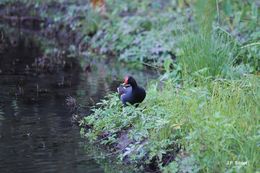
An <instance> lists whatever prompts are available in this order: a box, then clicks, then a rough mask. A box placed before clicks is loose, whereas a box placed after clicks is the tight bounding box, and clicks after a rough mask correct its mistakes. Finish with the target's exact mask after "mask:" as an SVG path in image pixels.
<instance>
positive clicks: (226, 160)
mask: <svg viewBox="0 0 260 173" xmlns="http://www.w3.org/2000/svg"><path fill="white" fill-rule="evenodd" d="M24 2H26V3H27V5H28V4H29V5H28V6H30V5H32V4H33V5H34V6H37V7H38V6H40V5H42V6H46V5H48V4H52V3H53V4H55V3H54V2H53V1H46V2H41V1H39V2H37V3H36V2H34V1H28V0H24ZM1 3H2V4H5V3H10V2H8V1H6V2H5V1H3V2H1ZM1 3H0V4H1ZM56 3H61V4H67V5H66V8H65V10H60V11H58V13H57V12H56V13H51V12H50V11H48V10H46V9H45V10H43V11H41V14H40V16H42V17H48V18H50V19H52V20H53V21H55V22H56V23H63V25H64V24H65V26H66V27H67V28H70V30H71V31H75V32H79V31H80V33H82V35H83V37H81V38H82V39H81V40H80V41H81V42H80V44H77V45H76V46H71V47H73V48H75V49H78V50H79V51H82V52H84V51H89V50H91V51H92V52H97V53H99V54H106V55H111V54H112V55H114V56H115V57H117V58H118V59H119V60H121V61H124V62H127V63H128V64H130V63H131V64H134V65H137V66H143V65H146V66H149V67H153V68H155V69H158V70H161V71H162V72H163V74H162V75H161V76H160V78H159V79H158V80H155V81H152V82H151V83H149V84H148V87H147V98H146V100H145V101H144V103H142V104H141V105H140V106H139V107H138V108H135V107H132V106H128V107H122V105H121V103H120V101H119V99H118V96H117V95H116V94H110V95H108V96H107V98H105V99H104V100H102V101H101V102H100V103H98V105H97V106H96V107H95V108H93V113H92V114H91V115H87V116H86V117H84V118H83V119H82V120H81V121H80V125H81V126H82V129H81V133H82V135H84V136H86V137H87V138H88V139H90V140H91V141H92V142H95V141H97V140H98V141H100V143H101V144H104V145H106V146H108V148H109V150H112V151H114V150H115V152H116V153H118V159H119V160H121V161H123V162H124V163H132V164H133V165H136V166H137V167H138V168H139V169H145V170H153V171H163V172H255V171H260V168H259V165H260V160H259V158H260V151H259V142H260V136H259V131H260V129H259V128H260V127H259V124H260V120H259V114H260V105H259V103H260V79H259V70H260V42H259V39H260V22H259V3H258V2H256V1H253V0H248V1H243V0H235V1H231V0H225V1H221V0H219V1H218V0H216V1H215V0H209V1H203V0H197V1H192V0H186V1H180V0H166V1H160V0H158V1H152V2H151V1H149V0H143V1H138V0H125V1H122V0H107V1H106V4H105V5H106V12H105V14H100V13H99V11H98V10H97V9H96V10H94V9H93V7H92V6H91V5H90V3H87V4H86V3H84V2H83V1H72V0H71V1H68V0H62V1H60V2H56ZM66 27H64V28H66ZM123 138H124V139H125V138H127V140H126V141H123V142H122V139H123ZM122 143H125V145H124V147H122V145H123V144H122Z"/></svg>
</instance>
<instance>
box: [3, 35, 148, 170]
mask: <svg viewBox="0 0 260 173" xmlns="http://www.w3.org/2000/svg"><path fill="white" fill-rule="evenodd" d="M5 37H6V38H8V40H9V41H8V43H9V44H7V45H4V46H3V41H2V44H1V43H0V45H1V47H0V48H1V49H0V57H1V59H0V172H1V173H5V172H8V173H9V172H12V173H14V172H26V173H30V172H33V173H34V172H65V173H66V172H68V173H70V172H84V173H86V172H91V173H95V172H98V173H100V172H104V170H103V166H102V163H100V164H98V163H97V162H96V160H95V159H94V158H93V157H92V156H90V154H88V153H86V152H85V151H84V147H83V145H84V142H85V140H86V139H82V138H81V137H80V135H79V128H78V127H77V126H76V125H73V124H72V123H71V113H70V111H69V109H68V108H67V106H66V104H65V99H66V97H67V96H74V97H76V98H77V101H78V103H79V104H80V105H82V106H83V107H84V108H85V111H86V114H87V113H89V108H90V107H91V106H93V104H94V103H95V102H98V101H99V100H100V99H101V98H103V97H104V96H105V95H106V94H107V93H108V92H114V91H115V90H116V86H117V85H118V84H119V83H120V81H119V79H121V78H122V77H123V76H124V75H125V74H133V75H134V76H136V78H137V79H138V81H140V82H141V83H142V84H145V83H146V82H147V81H148V79H150V78H151V77H152V75H153V74H151V73H150V72H145V71H142V72H141V71H138V70H133V69H132V70H131V69H128V68H126V67H125V66H123V65H122V64H118V63H114V62H110V61H107V60H104V61H100V60H97V59H96V60H89V59H88V58H86V57H85V59H84V58H83V60H84V61H86V62H85V64H87V63H90V64H91V71H90V70H88V71H82V70H79V69H80V67H79V65H78V64H77V63H75V64H76V65H75V66H74V67H73V68H71V69H69V70H61V69H59V68H58V69H57V70H52V71H48V70H47V72H46V71H45V72H35V69H32V67H31V64H33V63H34V62H35V58H36V57H40V56H42V52H43V51H44V49H45V48H44V49H43V48H41V47H40V46H41V43H39V42H35V39H36V38H34V37H32V38H31V36H30V38H28V37H27V34H23V33H19V34H18V35H17V36H15V34H10V36H8V35H7V36H6V35H5ZM16 37H19V38H16ZM10 40H11V41H10ZM13 40H14V41H13ZM28 45H30V46H28ZM28 66H29V67H30V68H28Z"/></svg>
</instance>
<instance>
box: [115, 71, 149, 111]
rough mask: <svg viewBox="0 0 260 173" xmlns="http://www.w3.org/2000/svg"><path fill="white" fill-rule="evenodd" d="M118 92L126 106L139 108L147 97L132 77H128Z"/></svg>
mask: <svg viewBox="0 0 260 173" xmlns="http://www.w3.org/2000/svg"><path fill="white" fill-rule="evenodd" d="M117 91H118V93H119V95H120V99H121V101H122V103H123V104H124V105H125V106H126V105H127V103H130V104H132V105H136V106H138V104H139V103H141V102H142V101H143V100H144V98H145V96H146V92H145V90H144V88H142V87H140V86H138V85H137V83H136V81H135V79H134V78H133V77H132V76H126V77H125V80H124V83H123V84H121V86H119V87H118V88H117Z"/></svg>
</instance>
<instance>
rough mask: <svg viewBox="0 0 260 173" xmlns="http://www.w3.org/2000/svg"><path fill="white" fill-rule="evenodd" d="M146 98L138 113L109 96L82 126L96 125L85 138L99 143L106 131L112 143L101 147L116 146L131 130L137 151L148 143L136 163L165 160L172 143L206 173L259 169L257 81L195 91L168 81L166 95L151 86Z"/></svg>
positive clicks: (200, 87)
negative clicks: (122, 133)
mask: <svg viewBox="0 0 260 173" xmlns="http://www.w3.org/2000/svg"><path fill="white" fill-rule="evenodd" d="M147 93H148V97H147V99H146V101H145V102H144V103H143V104H142V105H141V107H139V108H137V109H135V108H133V107H125V108H122V107H121V106H120V105H119V104H120V102H119V100H118V97H117V96H115V95H112V96H110V97H109V99H108V100H106V101H103V102H102V103H101V105H102V106H101V107H100V108H99V109H95V110H94V113H93V114H91V115H90V116H87V117H85V119H84V121H83V122H82V123H83V124H88V125H93V128H92V129H91V130H90V131H88V132H87V133H86V136H88V137H91V138H89V139H93V140H95V139H97V137H98V136H99V135H101V134H102V133H103V132H106V133H108V134H110V136H111V138H110V139H107V138H106V139H104V141H103V142H104V143H105V144H107V143H109V144H113V143H116V142H117V141H118V138H117V135H116V134H117V133H118V132H120V131H121V130H122V129H128V128H129V129H130V131H129V136H130V137H131V138H132V139H133V141H135V143H134V144H133V146H135V147H136V146H138V144H140V142H141V141H143V140H147V141H148V142H147V143H146V145H144V146H143V147H142V149H139V150H140V151H139V152H136V153H133V154H132V155H131V158H132V161H133V162H139V161H140V159H141V158H142V157H144V156H145V154H147V153H148V154H149V158H150V159H151V158H153V157H156V156H157V157H158V158H162V155H163V154H165V153H166V151H167V150H174V149H175V148H172V144H181V145H182V146H184V148H185V152H187V153H188V155H189V156H192V157H194V158H195V161H194V163H195V165H196V166H197V167H198V168H199V170H200V171H202V172H219V171H220V172H224V171H231V172H232V171H240V172H254V171H256V170H257V169H259V168H257V165H259V157H260V153H259V130H260V129H259V122H260V120H259V115H260V105H259V101H260V79H259V77H256V76H247V77H244V78H243V79H241V80H232V81H231V80H225V79H216V80H214V81H212V82H208V83H207V84H206V85H205V84H202V85H200V84H197V86H196V87H194V86H193V84H191V83H189V82H185V83H184V84H183V86H182V87H181V88H177V87H176V86H175V85H173V83H172V82H171V81H168V82H166V84H165V86H164V88H163V90H162V91H159V90H157V84H153V85H151V86H150V88H149V89H148V92H147ZM130 127H131V128H130ZM133 146H132V147H133ZM141 151H143V152H141ZM144 151H145V152H144ZM121 154H122V155H124V153H121ZM182 159H183V158H181V157H180V158H179V160H182ZM177 160H178V159H177ZM160 161H161V160H159V163H160ZM235 162H245V163H246V165H244V166H241V165H240V166H239V165H235V164H233V163H235ZM161 169H162V170H166V169H167V168H161ZM177 169H179V168H177Z"/></svg>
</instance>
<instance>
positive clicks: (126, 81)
mask: <svg viewBox="0 0 260 173" xmlns="http://www.w3.org/2000/svg"><path fill="white" fill-rule="evenodd" d="M127 84H128V76H126V77H125V80H124V83H123V85H127Z"/></svg>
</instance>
